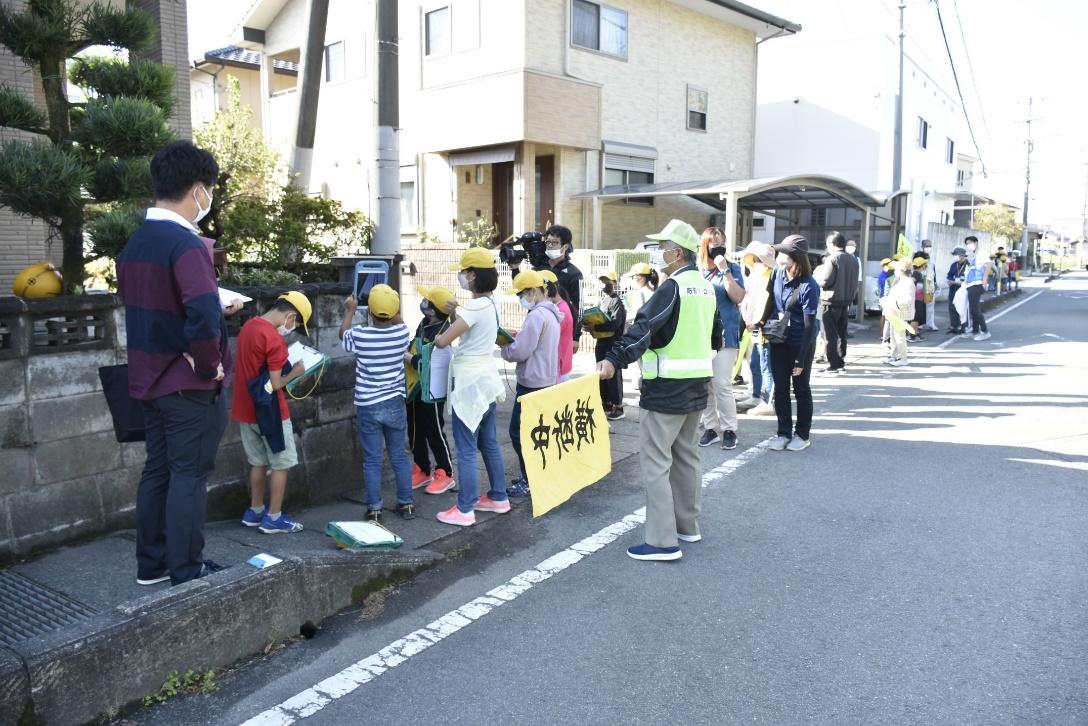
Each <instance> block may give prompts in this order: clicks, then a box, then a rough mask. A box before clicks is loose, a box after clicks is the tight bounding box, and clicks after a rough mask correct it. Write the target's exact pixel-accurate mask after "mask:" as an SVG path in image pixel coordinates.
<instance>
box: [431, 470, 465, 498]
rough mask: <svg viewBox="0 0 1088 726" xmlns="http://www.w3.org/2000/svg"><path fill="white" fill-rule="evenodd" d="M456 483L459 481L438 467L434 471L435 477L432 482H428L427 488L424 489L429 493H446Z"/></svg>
mask: <svg viewBox="0 0 1088 726" xmlns="http://www.w3.org/2000/svg"><path fill="white" fill-rule="evenodd" d="M456 485H457V482H455V481H454V480H453V478H452V477H451V476H450V475H449V474H447V473H446V472H444V471H442V470H441V469H437V470H436V471H435V473H434V477H433V478H432V479H431V483H430V484H428V485H427V488H426V489H424V490H423V491H425V492H427V493H428V494H445V493H446V492H448V491H449V490H450V489H453V488H454V487H455V486H456Z"/></svg>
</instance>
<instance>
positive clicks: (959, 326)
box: [945, 237, 974, 335]
mask: <svg viewBox="0 0 1088 726" xmlns="http://www.w3.org/2000/svg"><path fill="white" fill-rule="evenodd" d="M971 239H974V238H973V237H972V238H971ZM952 256H953V257H954V258H955V259H954V260H953V261H952V264H951V265H949V266H948V274H947V275H945V279H946V280H948V331H947V332H948V334H949V335H962V334H963V333H965V332H967V331H966V327H965V326H966V323H967V321H965V320H961V319H960V313H959V310H957V309H956V293H958V292H959V291H960V287H962V286H963V281H964V279H966V277H967V267H968V262H967V248H966V247H960V246H957V247H955V248H954V249H953V250H952Z"/></svg>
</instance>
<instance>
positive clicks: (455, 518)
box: [435, 504, 476, 527]
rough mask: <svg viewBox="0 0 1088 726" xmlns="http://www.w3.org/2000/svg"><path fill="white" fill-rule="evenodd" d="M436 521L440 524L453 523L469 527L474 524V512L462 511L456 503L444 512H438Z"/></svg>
mask: <svg viewBox="0 0 1088 726" xmlns="http://www.w3.org/2000/svg"><path fill="white" fill-rule="evenodd" d="M435 516H436V517H438V521H439V522H441V523H442V524H453V525H456V526H458V527H471V526H472V525H474V524H476V514H475V512H468V513H467V514H466V513H465V512H462V511H461V510H460V509H458V508H457V505H456V504H455V505H453V506H452V507H450V508H449V509H447V510H446V511H444V512H439V513H438V514H437V515H435Z"/></svg>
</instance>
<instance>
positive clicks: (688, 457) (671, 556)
mask: <svg viewBox="0 0 1088 726" xmlns="http://www.w3.org/2000/svg"><path fill="white" fill-rule="evenodd" d="M649 238H650V239H655V240H659V241H660V242H661V247H660V254H661V256H662V259H663V262H664V267H663V268H662V269H663V271H664V272H666V273H667V274H668V276H669V279H668V280H666V281H665V282H663V283H661V286H660V287H659V288H658V289H657V291H656V292H655V293H654V294H653V296H652V297H651V298H650V299H649V300H648V301H646V303H645V304H644V305H643V306H642V307H641V308H639V311H638V315H636V316H635V322H634V323H633V324H632V325H631V327H630V329H629V330H628V331H627V334H626V335H624V336H623V337H622V338H620V340H619V341H618V342H617V343H616V344H615V345H614V346H612V349H611V350H610V351H609V352H608V355H607V357H606V358H605V359H604V360H603V361H601V362H600V363H598V364H597V372H598V373H599V374H600V376H601V378H602V380H608V379H610V378H612V377H613V376H615V375H619V369H621V368H625V367H626V366H628V365H630V364H632V363H634V362H635V361H638V360H640V359H641V361H642V379H643V383H642V398H641V400H640V402H639V407H640V408H641V409H642V412H641V414H640V415H639V465H640V468H641V470H642V479H643V482H644V483H645V486H646V541H645V542H644V543H643V544H640V545H636V546H634V547H630V548H628V550H627V554H628V555H629V556H630V557H633V558H634V559H636V560H678V559H680V557H681V556H682V555H683V553H682V552H681V551H680V542H698V541H699V540H700V539H702V534H701V533H700V532H699V522H698V517H699V499H700V495H701V492H702V467H701V465H700V462H699V448H698V436H699V417H700V416H701V414H702V412H703V410H704V409H705V408H706V403H707V388H708V386H707V384H708V382H709V381H710V378H711V377H712V376H713V363H712V361H713V359H714V351H715V350H717V349H719V348H721V343H722V323H721V318H720V317H719V316H718V313H717V310H718V306H717V296H716V295H715V292H714V287H713V285H711V284H710V283H709V282H708V281H706V280H705V279H703V276H702V274H701V273H700V272H699V270H698V268H697V267H696V264H695V255H696V252H697V250H698V249H699V235H698V233H697V232H696V231H695V229H694V228H693V227H692V226H691V225H690V224H687V223H686V222H682V221H680V220H678V219H674V220H672V221H671V222H669V223H668V224H667V225H666V226H665V229H663V230H662V231H661V232H660V233H659V234H653V235H649Z"/></svg>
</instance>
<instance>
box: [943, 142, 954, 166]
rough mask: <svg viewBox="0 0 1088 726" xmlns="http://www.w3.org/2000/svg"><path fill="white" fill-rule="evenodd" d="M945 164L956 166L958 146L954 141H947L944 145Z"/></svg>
mask: <svg viewBox="0 0 1088 726" xmlns="http://www.w3.org/2000/svg"><path fill="white" fill-rule="evenodd" d="M944 163H946V164H954V163H956V144H955V142H953V141H952V139H947V138H946V139H945V145H944Z"/></svg>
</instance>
